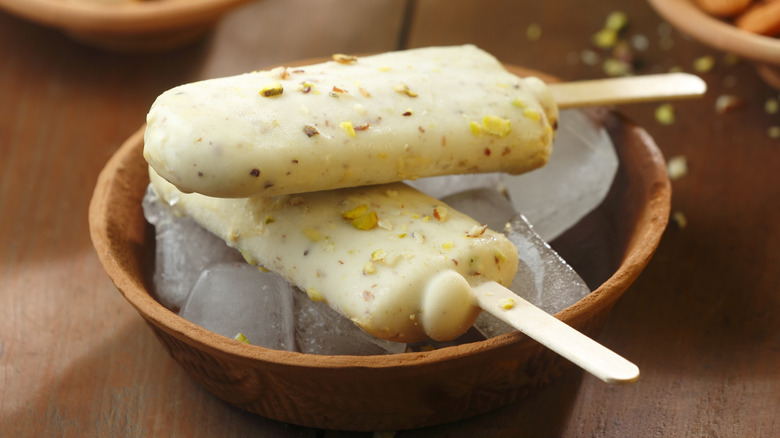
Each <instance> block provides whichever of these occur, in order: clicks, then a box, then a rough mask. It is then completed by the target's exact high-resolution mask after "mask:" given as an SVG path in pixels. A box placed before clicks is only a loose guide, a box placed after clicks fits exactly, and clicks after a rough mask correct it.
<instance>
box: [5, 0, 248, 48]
mask: <svg viewBox="0 0 780 438" xmlns="http://www.w3.org/2000/svg"><path fill="white" fill-rule="evenodd" d="M249 1H251V0H150V1H138V0H124V1H121V0H112V1H104V0H0V8H1V9H5V10H7V11H8V12H11V13H13V14H16V15H18V16H20V17H22V18H25V19H28V20H30V21H34V22H36V23H39V24H43V25H46V26H51V27H54V28H57V29H61V30H63V31H64V32H65V33H67V34H68V35H70V36H71V37H73V38H74V39H76V40H80V41H83V42H85V43H88V44H91V45H94V46H98V47H103V48H107V49H111V50H120V51H162V50H168V49H172V48H175V47H178V46H181V45H184V44H187V43H189V42H191V41H193V40H195V39H196V38H198V37H200V36H201V35H203V34H204V33H205V32H206V31H207V30H209V29H211V27H213V25H214V24H215V23H216V22H217V20H219V19H220V18H221V17H222V15H224V13H226V12H227V11H229V10H230V9H233V8H235V7H237V6H239V5H241V4H244V3H248V2H249Z"/></svg>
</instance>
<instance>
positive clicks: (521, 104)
mask: <svg viewBox="0 0 780 438" xmlns="http://www.w3.org/2000/svg"><path fill="white" fill-rule="evenodd" d="M512 106H513V107H515V108H525V107H527V105H526V103H525V102H523V100H522V99H520V98H519V97H515V100H513V101H512Z"/></svg>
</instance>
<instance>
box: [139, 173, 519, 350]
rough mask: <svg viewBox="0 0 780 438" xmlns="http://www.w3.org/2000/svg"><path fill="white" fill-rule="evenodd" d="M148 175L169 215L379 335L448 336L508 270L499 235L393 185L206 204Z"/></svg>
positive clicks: (510, 263) (511, 253)
mask: <svg viewBox="0 0 780 438" xmlns="http://www.w3.org/2000/svg"><path fill="white" fill-rule="evenodd" d="M150 177H151V181H152V185H153V187H154V189H155V190H156V191H157V193H158V195H159V196H160V198H161V199H163V200H164V201H165V202H167V203H168V204H169V205H171V206H172V207H173V208H174V209H175V211H177V212H179V213H181V214H183V215H186V216H189V217H191V218H192V219H194V220H195V221H196V222H198V223H199V224H200V225H202V226H203V227H204V228H206V229H207V230H209V231H210V232H212V233H214V234H215V235H217V236H219V237H221V238H222V239H224V240H225V241H226V242H227V243H228V245H230V246H232V247H234V248H237V249H238V250H239V251H241V253H242V254H243V255H244V258H245V259H246V260H247V261H248V262H249V263H252V264H255V265H258V266H262V267H264V268H267V269H270V270H272V271H275V272H277V273H279V274H280V275H282V276H283V277H284V278H285V279H287V280H288V281H290V282H291V283H292V284H294V285H296V286H298V287H299V288H301V289H302V290H304V291H306V292H307V293H308V295H309V297H310V298H311V299H313V300H316V301H325V302H327V304H329V305H330V306H331V307H333V308H334V309H335V310H337V311H338V312H340V313H341V314H342V315H344V316H345V317H347V318H349V319H351V320H352V321H353V322H354V323H355V324H357V325H358V326H359V327H361V328H362V329H363V330H365V331H367V332H368V333H370V334H372V335H374V336H377V337H379V338H383V339H388V340H393V341H399V342H414V341H418V340H421V339H424V338H427V337H430V338H433V339H436V340H450V339H453V338H455V337H457V336H458V335H460V334H462V333H463V332H465V331H466V330H467V329H468V328H469V327H470V326H471V325H472V324H473V322H474V320H475V319H476V317H477V315H478V314H479V311H480V310H479V307H478V304H477V301H476V298H475V296H474V294H473V292H472V287H474V286H476V285H479V284H481V283H484V282H489V281H495V282H498V283H500V284H502V285H504V286H509V285H510V284H511V282H512V279H513V277H514V275H515V273H516V271H517V265H518V255H517V249H516V248H515V247H514V245H512V243H511V242H510V241H509V240H508V239H507V238H506V237H504V235H503V234H500V233H496V232H494V231H492V230H490V229H487V228H486V227H485V226H484V225H481V224H479V223H478V222H476V221H474V220H473V219H471V218H470V217H468V216H466V215H464V214H462V213H459V212H457V211H455V210H453V209H452V208H450V207H448V206H446V205H444V204H443V203H441V202H440V201H438V200H436V199H433V198H431V197H429V196H427V195H425V194H423V193H421V192H419V191H417V190H415V189H413V188H411V187H409V186H408V185H405V184H403V183H393V184H385V185H377V186H363V187H357V188H347V189H339V190H328V191H319V192H311V193H305V194H298V195H282V196H278V197H253V198H215V197H208V196H204V195H201V194H197V193H190V194H185V193H182V192H181V191H179V190H178V189H176V187H174V186H173V185H172V184H170V183H168V182H167V181H165V180H164V179H163V178H161V177H159V176H158V175H157V174H156V173H155V172H154V171H153V170H152V169H150Z"/></svg>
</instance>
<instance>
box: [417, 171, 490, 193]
mask: <svg viewBox="0 0 780 438" xmlns="http://www.w3.org/2000/svg"><path fill="white" fill-rule="evenodd" d="M501 178H502V176H501V174H499V173H475V174H466V175H444V176H432V177H428V178H420V179H417V180H414V181H404V182H405V183H406V184H408V185H410V186H412V187H414V188H415V189H417V190H419V191H421V192H423V193H425V194H426V195H428V196H430V197H432V198H436V199H442V198H446V197H448V196H451V195H454V194H457V193H461V192H465V191H467V190H474V189H482V188H490V189H495V188H497V187H500V186H501V184H502V182H501Z"/></svg>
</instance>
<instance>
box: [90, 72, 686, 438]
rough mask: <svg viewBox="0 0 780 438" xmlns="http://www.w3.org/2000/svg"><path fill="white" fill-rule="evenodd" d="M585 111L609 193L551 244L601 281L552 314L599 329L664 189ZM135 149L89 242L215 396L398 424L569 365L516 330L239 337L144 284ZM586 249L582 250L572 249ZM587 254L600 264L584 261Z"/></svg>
mask: <svg viewBox="0 0 780 438" xmlns="http://www.w3.org/2000/svg"><path fill="white" fill-rule="evenodd" d="M508 68H509V69H510V70H512V71H514V72H515V73H517V74H519V75H527V74H529V73H532V72H530V71H529V70H525V69H522V68H519V67H512V66H508ZM588 114H589V115H590V116H591V117H592V118H593V120H594V121H595V123H599V124H601V125H603V126H604V127H605V128H606V130H607V132H608V133H609V135H610V136H611V138H612V140H613V142H614V143H615V146H616V149H617V153H618V156H619V159H620V167H619V169H618V173H617V176H616V179H615V182H614V184H613V186H612V188H611V191H610V192H609V194H608V196H607V198H606V200H605V201H604V202H603V203H602V204H601V205H600V206H599V207H598V208H597V209H596V210H595V211H594V212H592V213H591V214H589V215H588V216H587V217H586V218H585V219H583V220H582V221H581V222H580V224H578V225H576V226H575V227H574V228H573V229H572V230H570V231H568V232H566V233H564V235H562V236H561V237H560V238H559V239H557V240H556V242H553V246H556V245H557V246H558V247H559V248H560V249H561V253H563V254H566V252H567V251H568V252H569V253H570V254H571V255H572V257H571V259H572V260H575V263H574V267H575V268H576V269H578V270H581V272H580V274H582V275H583V276H584V277H585V278H586V280H588V281H589V282H590V283H595V284H596V286H597V287H595V286H594V287H592V289H595V290H594V291H593V292H592V293H591V294H590V295H588V296H587V297H585V298H584V299H582V300H580V301H579V302H577V303H576V304H574V305H572V306H570V307H569V308H567V309H565V310H563V311H561V312H560V313H558V314H557V315H556V316H557V317H558V318H560V319H561V320H563V321H565V322H566V323H568V324H570V325H571V326H573V327H575V328H577V329H579V330H580V331H582V332H584V333H586V334H588V335H590V336H595V335H596V334H598V332H599V330H600V329H601V328H602V326H603V324H604V321H605V318H606V317H607V314H608V313H609V311H610V310H611V308H612V307H613V305H614V304H615V302H616V301H617V300H618V298H620V296H621V295H622V294H623V292H625V290H626V289H627V288H628V286H629V285H630V284H631V283H632V282H633V281H634V279H635V278H636V277H637V276H638V275H639V273H640V272H641V271H642V269H643V268H644V267H645V266H646V264H647V263H648V262H649V260H650V258H651V256H652V254H653V252H654V250H655V248H656V247H657V245H658V242H659V240H660V238H661V234H662V233H663V231H664V229H665V227H666V224H667V220H668V215H669V205H670V196H671V189H670V183H669V179H668V176H667V173H666V166H665V162H664V160H663V157H662V156H661V153H660V152H659V150H658V148H657V147H656V145H655V144H654V142H653V140H652V139H651V138H650V137H649V136H648V134H647V133H646V132H645V131H644V130H643V129H641V128H640V127H638V126H636V125H634V124H633V123H631V122H629V121H627V120H625V119H624V118H622V117H621V116H619V115H616V114H615V113H612V112H610V111H607V110H606V109H603V108H601V109H594V110H592V111H589V112H588ZM142 148H143V128H141V129H140V130H139V131H138V132H136V133H135V134H134V135H133V136H131V137H130V138H129V139H128V140H127V141H126V142H125V143H124V144H123V145H122V147H121V148H120V149H119V151H118V152H117V153H116V154H115V155H114V156H113V157H112V158H111V159H110V161H109V162H108V164H107V165H106V167H105V168H104V169H103V171H102V173H101V174H100V177H99V180H98V182H97V186H96V188H95V192H94V196H93V198H92V202H91V205H90V210H89V221H90V232H91V235H92V240H93V243H94V246H95V250H96V251H97V254H98V256H99V258H100V260H101V262H102V263H103V265H104V266H105V269H106V271H107V272H108V275H109V276H110V278H111V279H112V281H113V282H114V284H115V285H116V287H117V288H118V289H119V291H120V292H121V293H122V295H124V297H125V298H126V299H127V300H128V301H129V302H130V304H131V305H133V306H134V307H135V308H136V310H137V311H138V313H139V314H140V315H141V316H142V317H143V318H144V319H145V320H146V321H147V322H148V324H149V326H150V327H151V328H152V330H153V331H154V333H155V334H156V335H157V337H158V339H159V340H160V342H161V343H162V345H163V346H164V347H165V348H166V350H167V351H168V352H169V353H170V355H171V356H172V357H173V358H174V359H175V360H176V361H177V362H179V363H180V364H181V366H182V367H183V368H184V369H185V370H186V372H187V373H189V374H190V375H191V377H192V378H193V379H194V380H196V381H197V382H198V383H199V384H201V385H202V386H203V387H205V388H206V389H207V390H208V391H210V392H211V393H213V394H214V395H216V396H217V397H219V398H221V399H223V400H225V401H227V402H229V403H231V404H233V405H235V406H238V407H240V408H242V409H245V410H248V411H251V412H254V413H257V414H260V415H262V416H265V417H268V418H272V419H276V420H280V421H284V422H289V423H294V424H298V425H302V426H309V427H316V428H324V429H337V430H358V431H372V430H400V429H408V428H416V427H422V426H429V425H434V424H440V423H445V422H450V421H454V420H458V419H462V418H466V417H469V416H473V415H476V414H480V413H483V412H486V411H489V410H492V409H495V408H498V407H500V406H503V405H506V404H507V403H510V402H513V401H515V400H517V399H519V398H520V397H523V396H524V395H525V394H527V393H528V392H529V391H532V390H534V389H536V388H539V387H541V386H543V385H544V384H546V383H547V382H549V381H551V380H552V379H554V378H555V377H557V376H558V375H560V374H561V373H562V372H563V370H564V368H567V367H573V365H572V364H571V363H569V362H568V361H566V360H565V359H562V358H561V357H559V356H558V355H557V354H555V353H553V352H551V351H549V350H547V349H545V348H544V347H542V346H541V345H540V344H538V343H537V342H535V341H533V340H531V339H530V338H528V337H526V336H525V335H523V334H521V333H519V332H514V333H509V334H506V335H502V336H498V337H495V338H492V339H489V340H484V341H478V342H473V343H469V344H462V345H459V346H454V347H447V348H442V349H439V350H434V351H427V352H414V353H403V354H397V355H390V356H319V355H309V354H301V353H295V352H288V351H276V350H269V349H266V348H263V347H259V346H253V345H247V344H244V343H241V342H238V341H235V340H233V339H229V338H226V337H223V336H220V335H217V334H215V333H212V332H210V331H208V330H205V329H203V328H201V327H199V326H197V325H195V324H193V323H191V322H189V321H187V320H185V319H183V318H181V317H179V316H177V315H176V314H174V313H172V312H171V311H169V310H167V309H166V308H165V307H163V306H162V305H160V304H159V303H158V302H157V301H155V299H154V298H153V297H152V295H150V292H149V291H150V287H151V280H150V278H151V266H150V264H152V263H153V259H154V245H155V243H154V242H155V239H154V230H153V229H152V227H151V226H150V225H149V224H147V223H146V221H145V220H144V216H143V212H142V208H141V200H142V198H143V196H144V191H145V189H146V186H147V184H148V182H149V179H148V174H147V165H146V162H145V161H144V159H143V157H142V155H141V152H142ZM588 239H590V240H588ZM583 248H585V249H586V250H585V251H586V252H587V254H585V255H584V256H582V257H577V256H576V255H577V251H579V252H580V255H582V254H581V253H582V252H583ZM578 260H579V261H578ZM593 260H598V261H599V263H598V266H596V267H592V266H589V265H588V263H591V264H592V261H593ZM580 262H582V263H581V265H580V266H578V263H580ZM149 366H153V365H152V364H149Z"/></svg>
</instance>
